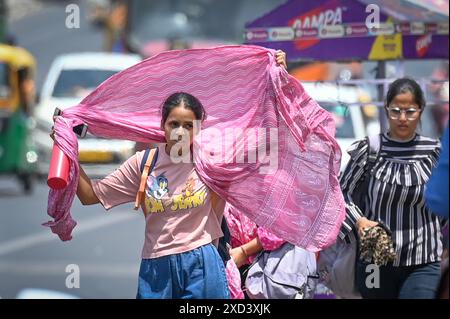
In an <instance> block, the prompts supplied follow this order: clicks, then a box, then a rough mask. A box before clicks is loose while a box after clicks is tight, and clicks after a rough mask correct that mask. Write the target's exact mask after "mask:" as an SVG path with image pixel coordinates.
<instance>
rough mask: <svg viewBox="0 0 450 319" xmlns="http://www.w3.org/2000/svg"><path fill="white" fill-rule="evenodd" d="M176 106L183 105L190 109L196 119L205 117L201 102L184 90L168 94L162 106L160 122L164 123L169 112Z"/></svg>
mask: <svg viewBox="0 0 450 319" xmlns="http://www.w3.org/2000/svg"><path fill="white" fill-rule="evenodd" d="M178 106H183V107H185V108H188V109H190V110H191V111H192V112H194V114H195V118H196V119H197V120H202V121H203V120H204V119H205V118H206V113H205V109H204V108H203V105H202V103H200V101H199V100H198V99H197V98H196V97H195V96H193V95H191V94H189V93H185V92H176V93H173V94H172V95H170V96H169V97H168V98H167V99H166V101H165V102H164V104H163V106H162V115H161V118H162V123H163V124H164V123H166V120H167V118H168V117H169V114H170V112H172V110H173V109H174V108H176V107H178Z"/></svg>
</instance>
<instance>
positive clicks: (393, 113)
mask: <svg viewBox="0 0 450 319" xmlns="http://www.w3.org/2000/svg"><path fill="white" fill-rule="evenodd" d="M387 109H388V113H389V117H390V118H391V119H392V120H398V119H400V117H401V116H402V113H405V116H406V119H407V120H408V121H414V120H415V119H417V118H418V117H419V114H420V112H421V111H422V110H421V109H416V108H413V107H411V108H409V109H406V110H402V109H400V108H399V107H396V106H391V107H388V108H387Z"/></svg>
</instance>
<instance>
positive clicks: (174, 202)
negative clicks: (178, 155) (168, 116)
mask: <svg viewBox="0 0 450 319" xmlns="http://www.w3.org/2000/svg"><path fill="white" fill-rule="evenodd" d="M158 147H159V155H158V160H157V162H156V165H155V167H154V169H153V171H152V173H151V176H149V178H148V180H147V187H146V191H145V203H144V205H143V207H142V208H143V212H144V216H145V221H146V227H145V243H144V248H143V250H142V258H145V259H147V258H157V257H161V256H166V255H171V254H178V253H182V252H186V251H189V250H192V249H195V248H197V247H200V246H202V245H205V244H208V243H211V242H213V241H214V240H215V239H218V238H219V237H221V236H223V234H222V230H221V228H220V223H221V220H222V216H223V210H224V207H225V202H224V201H223V200H221V199H220V198H219V197H217V199H218V200H217V204H216V205H215V209H213V207H212V203H211V191H210V190H209V188H208V187H207V186H206V185H205V184H204V183H203V182H202V181H201V180H200V178H199V176H198V174H197V172H196V171H195V168H194V165H193V164H192V163H173V162H172V160H171V159H170V157H169V155H167V153H166V152H165V149H164V148H165V144H163V145H159V146H158ZM143 156H144V151H141V152H137V153H136V154H135V155H133V156H132V157H130V158H129V159H128V160H127V161H126V162H125V163H124V164H122V166H120V168H118V169H117V170H116V171H114V172H113V173H111V174H110V175H108V176H107V177H105V178H104V179H102V180H93V181H92V187H93V189H94V192H95V194H96V195H97V197H98V199H99V200H100V202H101V203H102V205H103V206H104V207H105V209H107V210H109V209H111V208H112V207H114V206H117V205H120V204H123V203H128V202H133V203H134V201H135V199H136V194H137V192H138V189H139V183H140V178H141V172H140V165H141V161H142V158H143Z"/></svg>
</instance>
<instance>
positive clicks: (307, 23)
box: [288, 4, 346, 50]
mask: <svg viewBox="0 0 450 319" xmlns="http://www.w3.org/2000/svg"><path fill="white" fill-rule="evenodd" d="M345 10H346V7H339V6H338V7H335V6H334V5H332V6H331V5H329V4H327V5H325V6H322V7H319V8H316V9H314V10H311V11H308V12H306V13H304V14H302V15H300V16H297V17H295V18H293V19H291V20H290V21H289V22H288V25H289V26H290V27H291V28H292V29H294V30H297V31H300V32H297V33H303V30H311V29H316V30H318V31H319V30H320V29H321V28H322V27H324V26H334V25H342V13H343V12H344V11H345ZM327 31H328V30H327ZM327 31H326V32H327ZM297 36H301V35H300V34H297ZM319 41H320V40H319V39H317V38H316V39H309V40H306V39H305V40H297V41H295V44H294V45H295V47H296V48H298V49H300V50H303V49H306V48H309V47H311V46H313V45H315V44H317V43H318V42H319Z"/></svg>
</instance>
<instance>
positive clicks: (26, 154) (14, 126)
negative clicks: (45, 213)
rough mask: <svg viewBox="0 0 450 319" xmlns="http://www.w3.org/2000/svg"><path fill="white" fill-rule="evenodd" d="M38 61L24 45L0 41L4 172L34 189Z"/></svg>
mask: <svg viewBox="0 0 450 319" xmlns="http://www.w3.org/2000/svg"><path fill="white" fill-rule="evenodd" d="M35 69H36V63H35V60H34V58H33V56H32V55H31V54H30V53H29V52H28V51H26V50H25V49H23V48H19V47H14V46H9V45H4V44H0V174H1V175H3V174H14V175H16V176H17V177H18V178H19V180H20V182H21V184H22V186H23V190H24V191H25V192H26V193H29V192H31V190H32V186H33V176H34V174H35V172H36V169H37V160H38V158H37V152H36V151H35V148H34V146H33V141H32V139H31V130H32V127H33V125H34V123H35V121H34V120H33V119H32V117H31V114H30V113H31V108H32V106H33V104H34V102H35V84H34V75H35Z"/></svg>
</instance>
